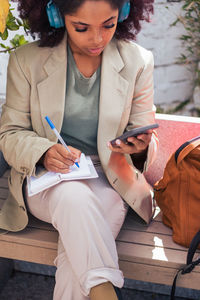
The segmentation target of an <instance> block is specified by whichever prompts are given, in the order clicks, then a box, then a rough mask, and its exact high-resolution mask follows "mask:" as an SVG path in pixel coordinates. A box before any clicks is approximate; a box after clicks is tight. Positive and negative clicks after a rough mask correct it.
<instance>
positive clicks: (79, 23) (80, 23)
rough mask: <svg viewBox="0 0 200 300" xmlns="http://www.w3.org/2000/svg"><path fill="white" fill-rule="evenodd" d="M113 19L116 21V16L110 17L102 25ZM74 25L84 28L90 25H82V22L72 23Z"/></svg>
mask: <svg viewBox="0 0 200 300" xmlns="http://www.w3.org/2000/svg"><path fill="white" fill-rule="evenodd" d="M113 19H116V16H113V17H110V18H109V19H107V20H106V21H104V22H103V23H102V24H105V23H107V22H109V21H111V20H113ZM72 23H73V24H74V25H84V26H90V24H87V23H83V22H72Z"/></svg>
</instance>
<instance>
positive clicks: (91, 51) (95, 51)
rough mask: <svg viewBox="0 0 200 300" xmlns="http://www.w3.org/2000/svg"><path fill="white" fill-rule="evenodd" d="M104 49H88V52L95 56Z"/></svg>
mask: <svg viewBox="0 0 200 300" xmlns="http://www.w3.org/2000/svg"><path fill="white" fill-rule="evenodd" d="M103 48H104V47H99V48H89V49H88V51H89V52H90V53H92V54H97V53H100V52H101V51H102V50H103Z"/></svg>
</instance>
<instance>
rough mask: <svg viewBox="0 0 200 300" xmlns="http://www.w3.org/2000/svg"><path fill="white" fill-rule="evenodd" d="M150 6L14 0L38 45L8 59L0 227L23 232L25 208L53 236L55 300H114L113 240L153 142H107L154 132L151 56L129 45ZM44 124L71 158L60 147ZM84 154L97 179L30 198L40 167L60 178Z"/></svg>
mask: <svg viewBox="0 0 200 300" xmlns="http://www.w3.org/2000/svg"><path fill="white" fill-rule="evenodd" d="M151 2H152V0H143V1H142V0H134V1H132V0H131V1H130V2H129V1H121V0H98V1H97V0H73V1H71V0H70V1H69V0H55V1H54V2H52V1H50V2H48V1H45V0H44V1H35V0H34V1H33V0H32V1H28V2H27V1H24V0H21V1H19V3H20V6H19V9H20V12H21V16H22V17H23V18H27V19H28V22H29V24H30V28H31V33H32V34H37V35H38V36H39V41H38V42H34V43H30V44H28V45H26V46H23V47H20V48H19V49H17V50H16V51H15V52H14V53H12V54H11V56H10V61H9V66H8V82H7V100H6V104H5V105H4V107H3V114H2V119H1V131H0V145H1V149H2V151H3V154H4V156H5V159H6V161H7V162H8V164H9V165H10V166H11V167H12V168H11V178H10V180H9V188H10V192H11V193H10V196H9V198H8V199H7V201H6V203H5V205H4V207H3V209H2V214H1V218H0V227H1V228H3V229H6V230H11V231H19V230H22V229H23V228H24V227H25V226H26V225H27V222H28V217H27V212H26V209H28V210H29V211H30V212H31V213H32V214H33V215H34V216H36V217H37V218H39V219H41V220H44V221H46V222H50V223H52V224H53V226H54V227H55V228H56V229H57V230H58V232H59V243H58V256H57V258H56V261H55V264H56V266H57V272H56V286H55V290H54V299H65V300H68V299H69V300H72V299H75V300H82V299H89V298H88V297H90V299H92V300H98V299H104V300H106V299H109V300H112V299H113V300H114V299H118V298H117V294H116V292H115V291H117V289H115V288H114V287H118V288H120V287H122V286H123V280H124V279H123V274H122V272H121V271H120V270H119V266H118V256H117V251H116V245H115V238H116V237H117V235H118V233H119V230H120V228H121V226H122V224H123V221H124V219H125V216H126V213H127V208H128V206H127V204H126V203H125V202H124V200H125V201H126V202H130V201H131V200H132V199H133V195H134V194H137V190H135V189H134V186H135V185H134V183H135V178H136V171H135V170H136V169H135V168H134V167H133V163H134V165H135V166H136V167H137V168H138V169H141V170H146V168H147V167H148V165H149V164H150V163H151V162H152V160H153V157H154V154H155V151H156V139H155V137H154V134H152V132H151V131H149V132H148V134H143V135H140V136H138V137H137V138H129V139H128V141H127V143H123V142H120V140H118V145H117V147H112V146H111V144H110V142H109V141H110V140H112V139H113V138H115V137H116V136H118V135H120V134H122V133H123V132H124V131H125V130H129V129H131V128H133V127H139V126H142V125H149V124H152V123H154V106H153V80H152V73H153V59H152V54H151V53H150V52H149V51H147V50H145V49H143V48H142V47H140V46H138V45H137V44H135V43H133V42H129V40H130V39H133V38H134V37H135V34H136V33H137V32H138V31H139V30H140V20H144V19H146V20H148V17H149V13H150V12H152V10H153V8H152V3H151ZM55 14H56V15H55ZM47 115H48V116H49V117H50V119H51V120H52V121H53V123H54V124H55V126H56V128H57V130H58V131H59V132H61V135H62V136H63V138H64V139H65V140H66V143H67V144H68V145H70V146H69V147H70V150H71V152H68V151H67V150H66V149H65V148H64V147H63V146H62V145H61V144H58V143H57V139H56V137H55V136H54V134H53V133H52V130H51V129H50V128H49V126H48V124H47V122H46V120H45V116H47ZM81 152H84V153H85V154H87V155H91V157H92V159H93V162H94V164H95V165H96V169H97V172H98V175H99V178H97V179H90V180H83V181H67V182H62V183H60V184H58V185H56V186H54V187H51V188H49V189H48V190H45V191H43V192H41V193H38V194H37V195H35V196H32V197H30V196H29V195H28V193H27V191H26V181H25V178H26V177H27V176H31V175H32V176H35V175H36V173H37V172H36V171H37V166H38V165H43V166H44V167H45V168H46V170H48V171H53V172H60V173H67V172H69V170H70V166H71V165H73V164H74V162H75V161H76V160H78V159H79V157H80V154H81ZM125 154H127V155H126V156H125ZM128 154H130V155H128ZM22 185H23V186H24V193H25V194H26V197H25V198H26V200H25V201H26V205H25V203H24V197H23V190H22ZM132 202H133V201H132ZM8 215H9V218H6V216H8ZM117 293H118V292H117Z"/></svg>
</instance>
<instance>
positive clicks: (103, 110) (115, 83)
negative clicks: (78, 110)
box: [97, 41, 129, 164]
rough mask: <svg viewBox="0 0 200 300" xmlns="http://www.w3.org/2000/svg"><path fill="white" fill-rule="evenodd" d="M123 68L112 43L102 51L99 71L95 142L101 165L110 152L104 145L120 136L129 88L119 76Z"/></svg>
mask: <svg viewBox="0 0 200 300" xmlns="http://www.w3.org/2000/svg"><path fill="white" fill-rule="evenodd" d="M123 67H124V62H123V60H122V58H121V56H120V53H119V51H118V49H117V46H116V43H115V42H114V41H112V42H111V43H110V44H109V45H108V46H107V48H106V49H105V50H104V53H103V58H102V69H101V89H100V104H99V125H98V139H97V142H98V150H99V155H100V158H101V161H102V163H103V164H104V163H105V164H106V162H107V161H108V159H109V156H110V151H109V150H108V148H107V145H106V143H107V142H108V141H110V140H112V139H114V138H115V137H116V136H117V135H118V134H121V132H120V121H121V118H122V113H123V111H124V107H125V103H126V98H127V90H128V87H129V82H128V81H127V80H126V79H124V78H123V77H122V76H121V74H120V71H121V70H122V69H123ZM106 150H107V151H106ZM106 154H107V155H106ZM106 158H107V159H106Z"/></svg>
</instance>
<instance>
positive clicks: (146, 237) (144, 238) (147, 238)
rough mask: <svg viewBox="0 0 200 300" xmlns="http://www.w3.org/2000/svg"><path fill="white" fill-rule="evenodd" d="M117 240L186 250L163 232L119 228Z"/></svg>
mask: <svg viewBox="0 0 200 300" xmlns="http://www.w3.org/2000/svg"><path fill="white" fill-rule="evenodd" d="M117 240H118V241H122V242H127V243H134V244H140V245H147V246H152V247H160V248H165V249H174V250H181V251H184V252H187V249H186V248H185V247H183V246H181V245H178V244H176V243H174V242H173V240H172V237H171V236H169V235H164V234H154V233H149V232H138V231H134V230H133V231H131V230H128V231H127V230H124V229H123V228H122V229H121V231H120V233H119V235H118V237H117Z"/></svg>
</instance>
